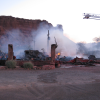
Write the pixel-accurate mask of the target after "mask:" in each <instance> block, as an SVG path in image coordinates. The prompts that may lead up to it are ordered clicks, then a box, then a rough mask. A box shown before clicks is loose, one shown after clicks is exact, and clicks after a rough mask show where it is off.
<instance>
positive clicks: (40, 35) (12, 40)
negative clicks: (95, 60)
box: [0, 23, 77, 58]
mask: <svg viewBox="0 0 100 100" xmlns="http://www.w3.org/2000/svg"><path fill="white" fill-rule="evenodd" d="M48 30H49V33H50V40H49V51H47V34H48ZM54 37H55V38H56V42H57V45H58V47H57V49H56V53H58V52H60V53H61V55H62V56H74V55H76V50H77V45H76V44H75V43H74V42H73V41H71V40H70V39H68V38H67V37H65V36H64V35H63V28H62V25H57V26H56V27H49V26H48V25H44V24H43V23H41V24H40V26H39V27H38V29H37V30H36V31H32V32H31V34H30V35H28V36H25V34H23V33H22V32H21V31H20V30H19V29H13V30H11V31H8V32H6V34H5V35H3V36H2V37H1V40H0V42H1V48H0V49H1V50H2V51H3V52H6V53H8V44H13V51H14V55H15V56H16V57H17V58H20V57H22V56H24V51H25V50H29V49H32V50H34V49H35V50H39V51H40V52H42V50H43V49H44V50H45V52H48V53H49V54H50V53H51V44H55V39H54ZM34 43H35V44H34ZM34 45H35V48H34ZM41 49H42V50H41Z"/></svg>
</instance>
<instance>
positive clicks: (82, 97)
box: [0, 64, 100, 100]
mask: <svg viewBox="0 0 100 100" xmlns="http://www.w3.org/2000/svg"><path fill="white" fill-rule="evenodd" d="M0 100H100V65H99V64H98V65H96V66H88V67H85V66H80V65H79V66H75V65H74V66H72V65H61V67H60V68H56V69H53V70H25V69H24V70H23V69H16V70H15V69H14V70H12V69H6V70H3V69H2V70H0Z"/></svg>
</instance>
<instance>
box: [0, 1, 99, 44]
mask: <svg viewBox="0 0 100 100" xmlns="http://www.w3.org/2000/svg"><path fill="white" fill-rule="evenodd" d="M99 4H100V0H0V16H2V15H5V16H13V17H19V18H25V19H33V20H34V19H41V20H47V21H48V22H49V23H51V24H52V25H53V26H56V25H57V24H61V25H62V26H63V30H64V35H65V36H67V37H68V38H69V39H71V40H72V41H74V42H75V43H77V42H85V43H92V42H94V41H93V38H95V37H100V27H99V26H100V20H94V19H83V13H91V14H100V5H99Z"/></svg>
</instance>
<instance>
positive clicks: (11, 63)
mask: <svg viewBox="0 0 100 100" xmlns="http://www.w3.org/2000/svg"><path fill="white" fill-rule="evenodd" d="M5 65H6V66H7V68H16V61H15V60H8V61H6V62H5Z"/></svg>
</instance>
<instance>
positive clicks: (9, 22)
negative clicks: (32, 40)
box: [0, 16, 52, 36]
mask: <svg viewBox="0 0 100 100" xmlns="http://www.w3.org/2000/svg"><path fill="white" fill-rule="evenodd" d="M41 23H42V25H48V26H49V27H52V24H51V23H48V22H47V21H46V20H29V19H23V18H15V17H12V16H0V36H2V35H4V34H5V32H7V31H10V30H12V29H19V30H20V31H21V32H22V33H24V34H30V33H31V31H33V30H37V29H38V27H39V25H40V24H41Z"/></svg>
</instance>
